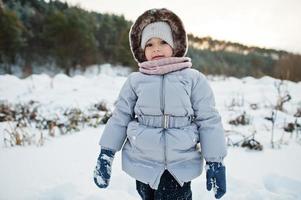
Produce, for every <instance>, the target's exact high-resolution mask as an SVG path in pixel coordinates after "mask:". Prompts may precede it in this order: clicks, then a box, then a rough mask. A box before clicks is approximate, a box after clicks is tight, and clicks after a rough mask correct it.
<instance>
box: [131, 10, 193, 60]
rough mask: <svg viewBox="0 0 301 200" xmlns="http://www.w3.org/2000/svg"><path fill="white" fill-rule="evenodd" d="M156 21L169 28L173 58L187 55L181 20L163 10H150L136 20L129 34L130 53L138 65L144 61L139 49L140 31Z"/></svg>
mask: <svg viewBox="0 0 301 200" xmlns="http://www.w3.org/2000/svg"><path fill="white" fill-rule="evenodd" d="M158 21H164V22H167V23H168V24H169V26H170V28H171V31H172V37H173V41H174V48H173V53H174V55H173V56H175V57H183V56H185V55H186V53H187V50H188V48H187V46H188V41H187V35H186V31H185V28H184V25H183V23H182V21H181V19H180V18H179V17H178V16H177V15H176V14H175V13H173V12H172V11H170V10H168V9H165V8H162V9H150V10H147V11H145V12H144V13H143V14H142V15H140V16H139V17H138V18H137V20H136V21H135V23H134V24H133V25H132V27H131V30H130V32H129V40H130V46H131V51H132V54H133V56H134V58H135V60H136V61H137V62H138V63H141V62H144V61H146V58H145V55H144V50H143V49H142V48H141V47H140V43H141V34H142V30H143V29H144V27H145V26H147V25H148V24H150V23H153V22H158Z"/></svg>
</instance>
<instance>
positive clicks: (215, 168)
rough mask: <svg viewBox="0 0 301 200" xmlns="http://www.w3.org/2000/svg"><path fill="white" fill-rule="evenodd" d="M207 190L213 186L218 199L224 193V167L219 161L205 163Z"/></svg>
mask: <svg viewBox="0 0 301 200" xmlns="http://www.w3.org/2000/svg"><path fill="white" fill-rule="evenodd" d="M206 179H207V190H208V191H210V190H211V189H212V188H213V191H214V194H215V198H217V199H219V198H221V197H222V196H223V195H224V194H225V193H226V168H225V166H224V165H223V164H222V163H220V162H207V163H206Z"/></svg>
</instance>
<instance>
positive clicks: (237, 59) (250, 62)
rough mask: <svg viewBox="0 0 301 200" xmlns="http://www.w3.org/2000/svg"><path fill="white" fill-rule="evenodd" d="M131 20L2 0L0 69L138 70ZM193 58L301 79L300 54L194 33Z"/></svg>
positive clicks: (40, 2)
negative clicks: (108, 67) (93, 67)
mask: <svg viewBox="0 0 301 200" xmlns="http://www.w3.org/2000/svg"><path fill="white" fill-rule="evenodd" d="M131 24H132V22H131V21H127V20H126V19H125V18H124V17H123V16H117V15H113V14H102V13H96V12H88V11H85V10H83V9H81V8H78V7H74V6H69V5H68V4H67V3H65V2H60V1H57V0H55V1H54V0H50V1H49V2H45V1H44V0H0V67H1V68H2V70H0V71H1V72H2V73H12V65H18V66H21V68H22V71H23V74H24V76H26V75H29V74H31V73H32V66H33V65H34V66H41V68H42V67H45V65H46V64H49V65H51V64H52V65H55V66H59V67H60V68H61V69H63V70H64V71H65V73H66V74H70V71H71V70H73V69H74V68H80V69H83V70H84V69H85V68H86V67H87V66H90V65H93V64H102V63H111V64H113V65H123V66H130V67H132V68H134V69H135V70H136V69H137V64H136V63H135V61H134V60H133V58H132V55H131V51H130V48H129V42H128V32H129V30H130V26H131ZM188 56H189V57H191V58H192V61H193V64H194V67H195V68H197V69H199V70H200V71H202V72H204V73H207V74H224V75H232V76H237V77H242V76H254V77H260V76H263V75H270V76H274V77H277V78H283V79H290V80H294V81H300V80H301V72H300V71H301V66H300V64H301V57H300V55H294V54H291V53H288V52H285V51H276V50H273V49H263V48H257V47H248V46H244V45H241V44H238V43H231V42H225V41H219V40H213V39H212V38H210V37H204V38H198V37H195V36H193V35H189V51H188ZM40 71H42V70H40Z"/></svg>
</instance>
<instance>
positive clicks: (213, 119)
mask: <svg viewBox="0 0 301 200" xmlns="http://www.w3.org/2000/svg"><path fill="white" fill-rule="evenodd" d="M195 82H196V83H195V84H194V86H193V88H192V93H191V103H192V108H193V110H194V115H195V116H194V117H195V123H196V124H197V126H198V132H199V136H200V143H201V151H202V155H203V156H204V158H205V160H206V161H211V162H222V161H223V159H224V157H225V156H226V155H227V148H226V143H225V135H224V129H223V126H222V122H221V117H220V115H219V113H218V111H217V110H216V109H215V100H214V94H213V91H212V89H211V87H210V85H209V83H208V81H207V79H206V77H205V76H204V75H203V74H201V73H199V76H198V78H197V80H196V81H195Z"/></svg>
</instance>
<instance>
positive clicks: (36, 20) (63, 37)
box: [0, 0, 135, 74]
mask: <svg viewBox="0 0 301 200" xmlns="http://www.w3.org/2000/svg"><path fill="white" fill-rule="evenodd" d="M3 2H4V7H3V8H2V9H1V11H0V54H1V57H0V63H1V64H2V67H3V68H4V69H5V72H6V73H11V66H12V64H17V65H21V66H22V67H23V70H24V71H25V72H27V71H28V72H29V73H30V71H31V68H32V65H33V64H35V65H41V66H44V65H45V63H55V64H56V65H58V66H60V67H61V68H63V69H64V71H65V72H66V73H67V74H69V72H70V70H71V69H72V68H75V67H80V68H83V69H84V68H85V67H86V66H89V65H92V64H101V63H106V62H109V63H112V64H120V65H125V66H134V65H135V62H134V61H133V59H132V55H131V52H130V49H129V43H128V32H129V29H130V25H131V22H129V21H127V20H125V19H124V17H123V16H117V15H111V14H100V13H96V12H87V11H85V10H83V9H81V8H78V7H70V6H68V4H67V3H62V2H60V1H49V2H48V3H46V2H45V1H44V0H3Z"/></svg>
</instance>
